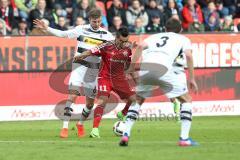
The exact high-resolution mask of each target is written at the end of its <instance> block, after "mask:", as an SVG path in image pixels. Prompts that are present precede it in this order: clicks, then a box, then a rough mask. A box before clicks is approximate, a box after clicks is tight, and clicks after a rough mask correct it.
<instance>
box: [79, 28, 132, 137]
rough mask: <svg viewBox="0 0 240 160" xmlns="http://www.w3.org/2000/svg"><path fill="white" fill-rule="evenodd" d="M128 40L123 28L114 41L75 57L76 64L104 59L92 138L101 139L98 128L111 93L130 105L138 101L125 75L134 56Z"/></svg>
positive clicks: (99, 80) (100, 73) (99, 76)
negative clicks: (90, 59)
mask: <svg viewBox="0 0 240 160" xmlns="http://www.w3.org/2000/svg"><path fill="white" fill-rule="evenodd" d="M128 39H129V33H128V29H127V28H126V27H121V28H120V29H119V30H118V31H117V33H116V38H115V40H114V41H109V42H106V43H103V44H102V45H100V46H98V47H96V48H93V49H90V50H88V51H85V52H83V53H82V54H81V55H79V56H76V57H74V62H75V63H80V62H81V60H83V59H84V58H86V57H88V56H92V55H96V56H100V57H101V58H102V62H101V67H100V69H99V74H98V85H97V106H96V108H95V110H94V120H93V129H92V131H91V133H90V137H98V138H99V137H100V134H99V129H98V127H99V124H100V121H101V119H102V115H103V110H104V107H105V106H106V104H107V101H108V98H109V96H110V92H111V91H114V92H115V93H117V94H118V95H119V97H120V98H121V99H125V100H127V101H128V103H134V102H135V101H136V96H135V92H133V91H132V90H131V87H130V85H129V83H128V81H127V80H126V74H125V70H126V69H127V68H128V67H129V64H130V63H131V56H132V52H131V48H130V47H129V43H130V42H129V41H128Z"/></svg>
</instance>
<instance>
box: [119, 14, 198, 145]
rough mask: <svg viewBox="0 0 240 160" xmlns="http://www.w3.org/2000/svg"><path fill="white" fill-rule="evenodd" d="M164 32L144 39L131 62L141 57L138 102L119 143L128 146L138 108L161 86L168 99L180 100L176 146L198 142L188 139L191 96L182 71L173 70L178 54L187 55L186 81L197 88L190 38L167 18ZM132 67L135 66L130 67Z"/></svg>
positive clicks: (176, 23)
mask: <svg viewBox="0 0 240 160" xmlns="http://www.w3.org/2000/svg"><path fill="white" fill-rule="evenodd" d="M165 27H166V30H167V33H159V34H154V35H152V36H149V37H148V38H146V39H145V40H144V41H143V43H142V44H140V45H139V46H138V47H137V49H136V53H135V55H134V57H133V59H132V62H133V65H134V63H135V62H136V61H137V60H138V58H139V57H141V62H140V73H139V80H138V84H137V89H136V90H137V95H138V98H137V99H138V100H137V103H135V104H132V105H131V106H130V108H129V110H128V113H127V118H126V121H125V124H126V130H125V131H124V133H123V136H122V138H121V141H120V143H119V145H120V146H127V145H128V141H129V137H130V133H131V128H132V126H133V124H134V123H135V121H136V119H137V117H138V112H139V109H140V107H141V105H142V103H143V102H144V100H145V98H147V97H153V96H159V95H153V93H155V92H153V90H154V89H156V88H157V89H161V91H162V93H163V94H165V95H166V96H167V97H168V98H176V99H177V100H179V101H180V103H181V111H180V118H181V132H180V136H179V141H178V145H179V146H194V145H197V142H195V141H193V140H192V139H191V138H189V132H190V128H191V121H192V103H191V102H192V99H191V96H190V95H189V93H188V88H187V81H186V75H185V73H184V72H183V73H181V74H178V72H176V67H174V65H175V64H176V60H177V57H181V56H182V57H184V56H186V60H187V67H188V70H189V84H190V87H191V88H192V89H194V90H195V91H197V89H198V88H197V84H196V82H195V77H194V69H193V57H192V50H191V42H190V40H189V39H188V38H187V37H185V36H183V35H180V34H178V33H180V32H181V24H180V22H179V21H178V20H176V19H173V18H171V19H169V20H168V21H167V23H166V26H165ZM130 68H131V69H133V68H134V66H132V67H130Z"/></svg>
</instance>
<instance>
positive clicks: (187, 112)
mask: <svg viewBox="0 0 240 160" xmlns="http://www.w3.org/2000/svg"><path fill="white" fill-rule="evenodd" d="M181 113H186V114H190V115H192V112H190V111H181Z"/></svg>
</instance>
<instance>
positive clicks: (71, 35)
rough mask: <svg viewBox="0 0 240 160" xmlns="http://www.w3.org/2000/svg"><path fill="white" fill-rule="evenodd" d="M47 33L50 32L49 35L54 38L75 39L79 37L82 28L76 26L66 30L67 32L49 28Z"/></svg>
mask: <svg viewBox="0 0 240 160" xmlns="http://www.w3.org/2000/svg"><path fill="white" fill-rule="evenodd" d="M47 31H48V32H50V33H51V34H53V35H54V36H57V37H64V38H71V39H73V38H77V37H79V35H80V32H81V31H82V27H81V26H77V27H75V28H73V29H70V30H67V31H61V30H58V29H54V28H51V27H48V28H47Z"/></svg>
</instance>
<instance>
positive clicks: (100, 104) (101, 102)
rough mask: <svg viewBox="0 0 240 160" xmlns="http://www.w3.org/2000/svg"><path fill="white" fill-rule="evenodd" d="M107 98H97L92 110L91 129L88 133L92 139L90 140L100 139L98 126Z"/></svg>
mask: <svg viewBox="0 0 240 160" xmlns="http://www.w3.org/2000/svg"><path fill="white" fill-rule="evenodd" d="M108 97H109V96H108V95H107V96H99V97H98V99H97V102H96V108H95V109H94V119H93V128H92V131H91V133H90V137H92V138H100V133H99V125H100V122H101V120H102V116H103V112H104V108H105V106H106V103H107V101H108Z"/></svg>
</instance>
